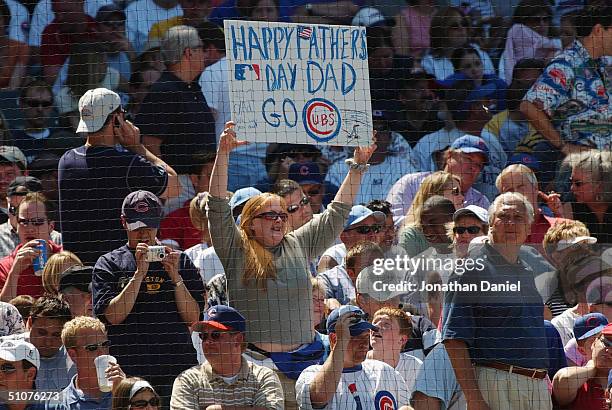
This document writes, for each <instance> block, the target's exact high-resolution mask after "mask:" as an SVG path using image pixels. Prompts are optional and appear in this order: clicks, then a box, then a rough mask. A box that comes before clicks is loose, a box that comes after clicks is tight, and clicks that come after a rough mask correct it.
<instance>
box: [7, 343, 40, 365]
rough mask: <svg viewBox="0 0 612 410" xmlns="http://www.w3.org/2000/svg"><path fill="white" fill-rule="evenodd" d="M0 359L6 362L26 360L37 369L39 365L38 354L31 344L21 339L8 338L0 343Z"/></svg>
mask: <svg viewBox="0 0 612 410" xmlns="http://www.w3.org/2000/svg"><path fill="white" fill-rule="evenodd" d="M0 359H2V360H6V361H7V362H20V361H22V360H27V361H28V362H30V363H32V364H33V365H34V367H36V368H37V369H38V368H39V367H40V354H39V353H38V350H37V349H36V347H34V345H33V344H31V343H28V342H26V341H25V340H23V339H8V340H5V341H3V342H2V343H0Z"/></svg>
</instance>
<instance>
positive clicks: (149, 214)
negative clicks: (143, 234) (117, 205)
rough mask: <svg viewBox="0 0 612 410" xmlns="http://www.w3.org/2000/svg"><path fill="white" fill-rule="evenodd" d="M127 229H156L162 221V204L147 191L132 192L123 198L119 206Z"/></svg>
mask: <svg viewBox="0 0 612 410" xmlns="http://www.w3.org/2000/svg"><path fill="white" fill-rule="evenodd" d="M121 215H123V216H124V217H125V221H126V224H127V229H128V230H130V231H133V230H135V229H138V228H153V229H158V228H159V224H160V223H161V219H162V204H161V201H160V200H159V198H158V197H157V196H155V195H154V194H152V193H151V192H149V191H143V190H139V191H134V192H132V193H130V194H129V195H128V196H126V197H125V199H124V200H123V205H122V206H121Z"/></svg>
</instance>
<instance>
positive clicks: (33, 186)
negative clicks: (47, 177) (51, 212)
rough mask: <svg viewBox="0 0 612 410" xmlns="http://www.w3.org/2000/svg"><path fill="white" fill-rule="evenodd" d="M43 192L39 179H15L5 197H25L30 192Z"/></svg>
mask: <svg viewBox="0 0 612 410" xmlns="http://www.w3.org/2000/svg"><path fill="white" fill-rule="evenodd" d="M42 190H43V187H42V183H41V182H40V179H38V178H34V177H16V178H15V179H13V181H12V182H11V183H10V184H9V186H8V189H7V190H6V196H25V195H27V194H28V193H30V192H40V191H42Z"/></svg>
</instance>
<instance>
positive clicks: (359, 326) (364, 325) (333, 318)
mask: <svg viewBox="0 0 612 410" xmlns="http://www.w3.org/2000/svg"><path fill="white" fill-rule="evenodd" d="M349 312H350V313H353V314H354V315H355V318H354V319H353V320H351V325H350V326H349V330H350V333H351V336H359V335H360V334H362V333H363V332H365V331H368V330H378V327H376V326H374V325H373V324H371V323H370V322H368V321H367V320H366V314H365V313H364V311H363V310H361V309H359V308H358V307H357V306H353V305H343V306H340V307H339V308H337V309H334V310H333V311H332V312H331V313H330V314H329V316H328V317H327V334H330V333H335V332H336V323H337V322H338V319H339V318H340V316H342V315H344V314H345V313H349Z"/></svg>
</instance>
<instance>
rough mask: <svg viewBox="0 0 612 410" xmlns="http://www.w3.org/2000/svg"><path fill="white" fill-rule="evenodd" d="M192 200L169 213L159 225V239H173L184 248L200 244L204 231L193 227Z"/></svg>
mask: <svg viewBox="0 0 612 410" xmlns="http://www.w3.org/2000/svg"><path fill="white" fill-rule="evenodd" d="M190 202H191V200H189V201H187V202H185V204H184V205H183V207H182V208H179V209H177V210H176V211H174V212H171V213H170V214H168V216H167V217H165V218H164V219H163V220H162V221H161V224H160V226H159V233H158V237H159V239H162V240H163V239H172V240H174V241H176V242H177V243H178V244H179V246H180V248H181V249H183V250H185V249H189V248H191V247H192V246H195V245H197V244H199V243H200V242H201V239H202V232H201V231H199V230H197V229H196V228H194V227H193V225H192V224H191V219H190V218H189V203H190Z"/></svg>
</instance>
